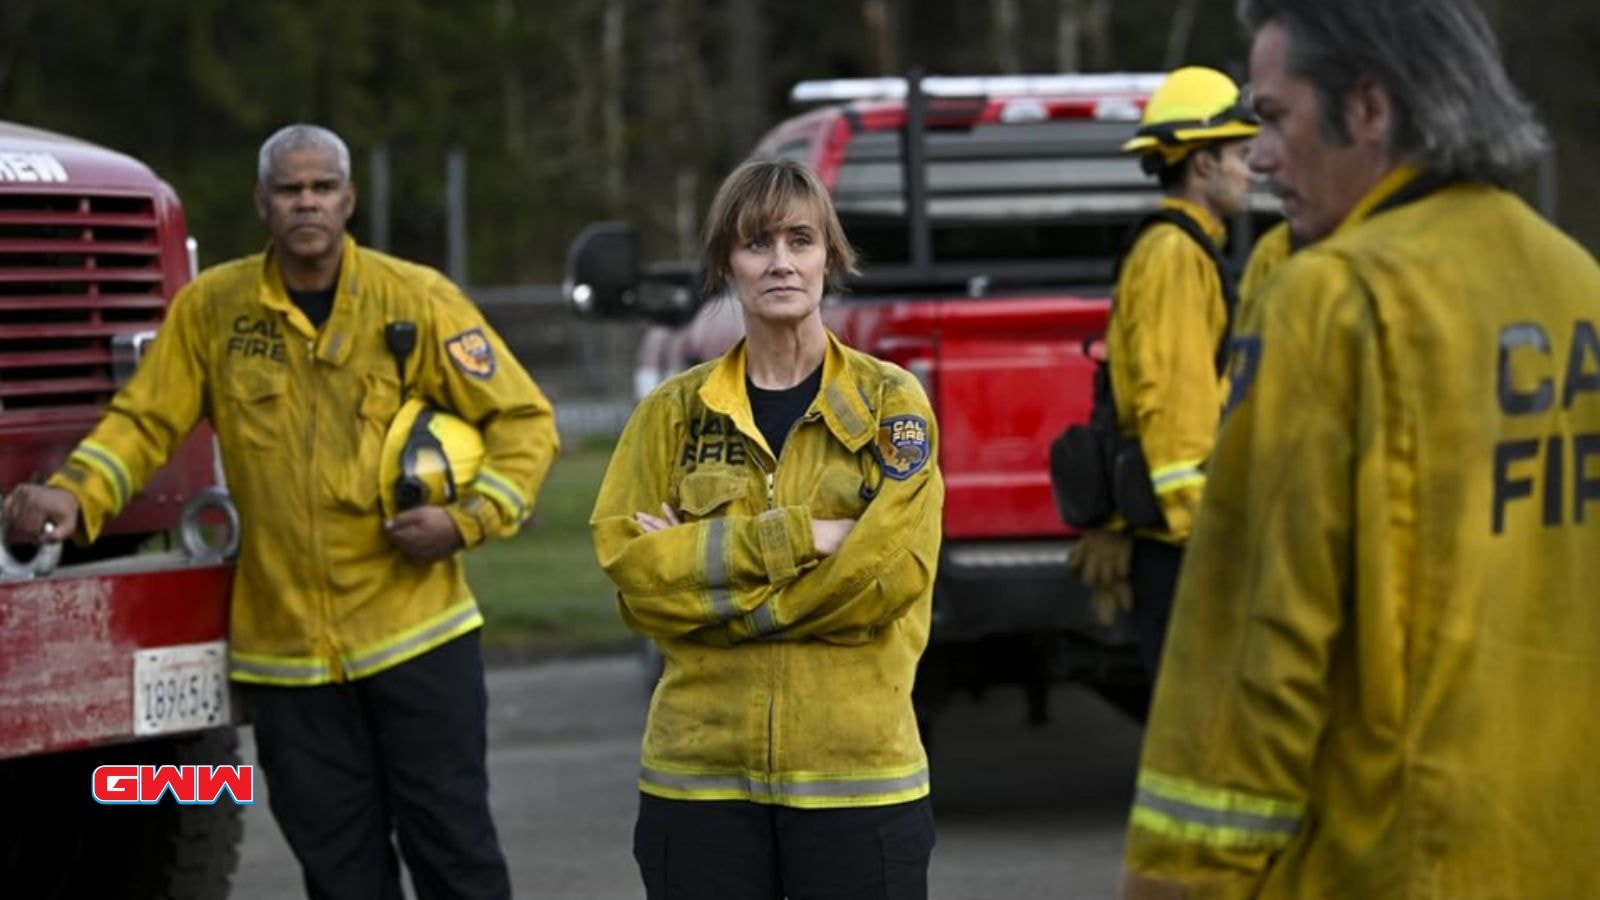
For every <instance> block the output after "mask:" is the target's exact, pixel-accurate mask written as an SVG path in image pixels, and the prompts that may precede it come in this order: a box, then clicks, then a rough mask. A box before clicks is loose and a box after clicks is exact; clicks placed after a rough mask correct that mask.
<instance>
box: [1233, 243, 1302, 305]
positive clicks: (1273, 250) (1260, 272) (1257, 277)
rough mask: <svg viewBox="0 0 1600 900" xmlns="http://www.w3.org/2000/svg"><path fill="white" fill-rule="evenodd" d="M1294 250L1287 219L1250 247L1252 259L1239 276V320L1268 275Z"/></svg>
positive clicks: (1247, 262) (1246, 263)
mask: <svg viewBox="0 0 1600 900" xmlns="http://www.w3.org/2000/svg"><path fill="white" fill-rule="evenodd" d="M1293 252H1294V246H1293V244H1292V243H1291V241H1290V238H1289V222H1288V221H1287V220H1284V221H1280V222H1278V223H1277V224H1276V225H1273V226H1272V227H1271V228H1268V229H1267V230H1266V231H1264V232H1262V233H1261V237H1259V238H1257V239H1256V245H1255V246H1254V247H1252V248H1250V259H1249V260H1247V261H1246V262H1245V264H1244V274H1243V275H1241V276H1239V309H1238V311H1237V312H1236V314H1235V318H1236V319H1237V320H1239V321H1243V320H1244V318H1245V308H1246V307H1247V306H1249V304H1250V300H1251V298H1252V297H1254V296H1255V295H1256V294H1257V293H1258V292H1260V290H1261V288H1262V286H1263V285H1265V284H1266V283H1267V276H1268V275H1271V274H1272V273H1273V272H1276V271H1277V270H1278V267H1279V266H1281V265H1283V263H1284V262H1285V261H1287V260H1288V259H1289V254H1290V253H1293Z"/></svg>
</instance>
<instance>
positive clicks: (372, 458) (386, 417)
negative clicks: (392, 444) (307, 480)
mask: <svg viewBox="0 0 1600 900" xmlns="http://www.w3.org/2000/svg"><path fill="white" fill-rule="evenodd" d="M399 411H400V382H398V381H396V380H395V379H393V378H387V377H385V376H383V375H379V374H377V373H373V372H368V373H367V374H365V375H363V376H362V377H361V396H360V398H359V399H358V400H357V401H356V408H355V414H356V415H355V422H354V427H355V429H356V434H355V442H354V443H355V446H354V447H353V448H351V449H352V451H353V452H351V453H350V454H349V456H348V457H347V458H346V459H344V460H342V461H341V462H340V463H338V464H336V465H334V466H331V467H330V468H329V471H330V473H331V474H333V475H334V481H333V484H331V485H330V487H331V488H332V490H333V495H334V497H336V498H337V499H338V500H339V501H340V502H342V503H346V504H349V505H350V506H353V507H355V508H357V509H360V510H364V511H365V510H375V509H377V508H378V492H379V491H380V490H393V485H387V486H385V485H380V484H379V483H378V473H379V472H380V471H382V470H381V468H380V465H381V460H382V457H383V439H384V437H385V436H387V435H388V433H389V424H390V423H391V422H393V421H394V416H395V413H397V412H399Z"/></svg>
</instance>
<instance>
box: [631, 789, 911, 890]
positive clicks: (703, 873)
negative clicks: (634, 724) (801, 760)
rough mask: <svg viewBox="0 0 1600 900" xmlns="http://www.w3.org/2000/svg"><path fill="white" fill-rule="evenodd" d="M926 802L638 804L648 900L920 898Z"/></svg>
mask: <svg viewBox="0 0 1600 900" xmlns="http://www.w3.org/2000/svg"><path fill="white" fill-rule="evenodd" d="M934 840H935V835H934V827H933V805H932V803H931V802H930V801H929V799H928V798H926V797H924V798H923V799H921V800H916V801H913V802H911V803H901V804H897V805H894V806H876V807H866V808H863V809H790V808H788V807H783V806H764V805H762V804H759V803H747V802H744V801H726V802H723V801H695V800H663V799H661V798H660V797H653V796H651V795H649V794H641V795H640V796H639V821H638V824H637V825H635V826H634V831H633V857H634V859H635V860H636V861H638V863H639V874H640V875H642V876H643V878H644V891H645V897H646V898H647V900H713V898H715V900H783V898H788V900H926V898H927V896H928V861H929V859H930V858H931V857H932V855H933V845H934Z"/></svg>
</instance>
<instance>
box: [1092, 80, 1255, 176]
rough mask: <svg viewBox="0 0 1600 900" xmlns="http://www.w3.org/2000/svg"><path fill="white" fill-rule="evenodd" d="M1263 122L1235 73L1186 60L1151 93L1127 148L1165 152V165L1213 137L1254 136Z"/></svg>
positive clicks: (1221, 138)
mask: <svg viewBox="0 0 1600 900" xmlns="http://www.w3.org/2000/svg"><path fill="white" fill-rule="evenodd" d="M1260 127H1261V126H1260V123H1259V122H1257V120H1256V117H1255V114H1254V113H1253V112H1252V111H1251V110H1250V109H1249V107H1248V106H1247V105H1246V104H1245V103H1244V102H1243V101H1242V99H1241V97H1240V91H1239V86H1238V85H1236V84H1234V83H1233V79H1232V78H1229V77H1228V76H1226V75H1224V74H1222V73H1221V72H1218V71H1217V70H1216V69H1208V68H1206V67H1204V66H1185V67H1184V68H1181V69H1175V70H1173V72H1172V74H1170V75H1168V76H1167V80H1166V81H1163V82H1161V86H1160V87H1158V88H1156V90H1155V93H1153V94H1151V95H1150V100H1149V102H1148V103H1146V104H1145V107H1144V116H1143V117H1142V118H1141V119H1140V120H1139V130H1138V131H1137V132H1135V133H1134V136H1133V138H1132V139H1131V140H1129V141H1128V142H1127V143H1125V144H1123V145H1122V149H1123V151H1124V152H1126V153H1137V154H1139V155H1141V156H1147V155H1154V154H1160V156H1161V161H1162V162H1163V163H1164V164H1165V165H1175V164H1177V163H1178V162H1180V161H1182V159H1183V158H1184V157H1185V156H1188V155H1189V153H1191V152H1192V151H1194V150H1196V149H1198V148H1199V147H1202V146H1204V145H1206V144H1209V143H1212V142H1214V141H1225V140H1233V139H1238V138H1248V137H1254V136H1255V133H1256V132H1257V131H1259V130H1260Z"/></svg>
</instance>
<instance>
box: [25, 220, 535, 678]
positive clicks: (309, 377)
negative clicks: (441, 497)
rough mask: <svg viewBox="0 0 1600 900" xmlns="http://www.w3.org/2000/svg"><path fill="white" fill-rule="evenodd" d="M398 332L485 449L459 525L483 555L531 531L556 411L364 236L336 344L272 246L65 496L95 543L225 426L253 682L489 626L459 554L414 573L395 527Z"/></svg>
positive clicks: (358, 673) (336, 306)
mask: <svg viewBox="0 0 1600 900" xmlns="http://www.w3.org/2000/svg"><path fill="white" fill-rule="evenodd" d="M399 321H409V322H413V323H415V324H416V327H417V344H416V348H415V350H414V351H413V352H412V353H411V354H410V356H409V360H408V362H407V365H406V372H405V391H406V392H407V393H408V394H409V395H410V396H416V397H420V398H422V399H425V400H427V401H428V402H429V403H431V404H433V405H435V406H438V407H439V408H442V409H446V410H450V411H453V412H454V413H456V414H457V415H458V416H460V417H461V418H462V419H464V420H466V421H467V422H469V423H471V424H472V425H474V426H475V427H477V428H478V429H479V431H480V432H481V433H482V435H483V439H484V445H485V456H484V461H483V465H482V468H481V470H480V472H479V474H478V477H477V480H476V482H475V483H474V484H473V486H472V487H471V489H470V490H468V491H467V492H466V493H465V495H464V496H462V497H460V498H458V499H457V501H456V502H454V503H453V504H451V505H450V506H448V507H447V508H446V509H447V511H448V512H449V514H450V515H451V517H452V518H453V519H454V521H455V523H456V525H457V527H458V528H459V529H460V531H461V534H462V537H463V539H464V541H465V543H466V545H467V546H468V547H472V546H475V545H477V544H479V543H481V542H482V541H483V540H485V539H486V538H488V537H490V536H495V535H505V534H510V533H513V532H515V531H516V530H517V528H518V527H519V526H520V525H521V523H522V522H523V521H525V520H526V519H527V517H528V515H529V514H530V512H531V510H532V506H533V501H534V498H535V496H537V494H538V490H539V486H540V484H541V483H542V482H543V481H544V477H545V474H546V473H547V472H548V471H549V468H550V465H551V463H552V461H553V460H554V457H555V453H556V450H557V438H556V432H555V417H554V415H553V413H552V410H551V407H550V403H549V401H548V400H546V399H545V397H544V395H543V394H542V393H540V391H539V389H538V387H537V386H535V385H534V383H533V380H532V379H531V378H529V377H528V374H527V372H525V371H524V370H523V369H522V367H521V366H520V365H519V364H518V363H517V361H516V359H514V358H513V357H512V355H511V353H510V352H509V351H508V350H507V349H506V347H505V345H504V344H503V343H502V342H501V340H500V338H499V336H498V335H496V334H495V332H494V331H493V329H491V328H490V327H489V326H488V325H487V323H485V322H484V320H483V317H482V315H481V313H479V311H478V309H477V307H475V306H474V305H473V304H472V302H471V301H469V300H468V299H467V298H466V297H464V296H462V294H461V292H460V291H459V290H458V289H457V288H456V287H455V286H454V285H453V284H451V283H450V282H449V280H447V279H446V278H445V277H444V276H443V275H441V274H439V273H438V272H436V271H434V270H432V269H428V268H425V267H423V266H418V265H414V264H411V263H407V262H403V261H401V260H398V259H395V258H394V257H391V256H387V255H385V254H382V253H378V252H375V251H372V250H366V249H363V248H360V247H358V246H356V244H355V242H354V241H353V240H351V239H349V238H346V241H345V247H344V252H343V256H342V259H341V263H340V270H339V280H338V284H337V287H336V292H335V298H334V303H333V311H332V314H331V316H330V317H329V319H328V321H327V322H326V323H325V324H324V325H323V327H322V329H321V330H320V331H317V330H314V329H313V328H312V327H311V324H310V322H309V321H308V320H307V319H306V318H305V316H304V314H303V313H301V312H300V310H299V309H298V308H297V307H296V306H295V305H294V304H293V303H292V302H291V301H290V299H289V297H288V294H287V293H286V291H285V289H284V285H283V279H282V276H281V275H280V273H279V268H278V264H277V260H276V257H275V255H274V254H273V252H272V251H271V250H270V249H269V250H268V251H267V252H266V253H264V254H257V255H254V256H250V257H246V258H243V259H239V260H235V261H233V262H229V263H224V264H222V265H219V266H216V267H214V268H211V269H208V270H206V271H205V272H203V273H201V275H200V276H199V277H198V278H196V279H195V280H194V281H193V282H191V283H190V284H189V285H187V286H186V287H184V288H183V290H181V291H180V292H179V293H178V296H177V297H176V298H175V299H174V300H173V303H172V307H171V309H170V310H169V312H168V314H167V318H166V320H165V321H164V322H163V323H162V325H161V328H160V330H159V332H158V333H157V336H156V340H155V341H154V342H153V344H152V345H151V346H150V348H149V350H148V351H147V353H146V355H145V358H144V360H143V361H142V362H141V363H140V366H139V369H138V371H137V373H136V374H135V375H134V377H133V378H132V380H130V381H129V382H128V384H127V385H126V386H125V387H124V388H123V389H122V390H121V391H119V392H118V393H117V395H116V397H115V398H114V399H113V400H112V402H111V404H110V406H109V408H108V409H107V412H106V415H105V417H104V419H103V420H102V421H101V422H100V424H99V425H97V426H96V427H95V429H94V430H93V431H92V432H91V433H90V435H89V436H88V438H86V439H85V440H84V441H83V442H82V443H81V444H80V445H79V446H78V448H77V450H75V451H74V452H73V454H72V455H71V457H70V458H69V459H68V461H67V463H66V465H65V466H63V468H62V470H61V471H60V472H58V473H57V474H56V475H55V476H54V477H52V479H51V481H50V483H51V484H52V485H54V486H57V487H62V488H65V489H67V490H69V491H71V492H73V494H75V495H76V496H77V498H78V501H79V504H80V506H81V510H82V513H81V514H82V519H83V526H84V532H83V534H84V537H85V538H86V539H93V538H94V537H95V536H96V535H98V534H99V532H100V530H101V528H102V527H103V525H104V523H105V522H106V521H108V520H109V519H110V518H112V517H114V516H115V515H116V514H117V513H118V512H119V511H120V510H121V509H122V508H124V507H125V506H126V505H127V503H128V500H129V499H130V497H131V496H132V495H133V493H134V492H135V491H137V490H138V489H139V487H140V486H141V485H143V484H144V483H145V482H146V480H147V479H148V478H149V477H150V476H151V474H152V473H154V472H155V470H156V469H158V468H160V466H161V465H162V464H163V463H164V462H165V461H166V459H167V457H168V455H169V454H170V453H171V452H172V450H173V449H174V448H175V447H176V445H177V444H178V442H179V441H180V440H181V439H182V438H183V437H184V436H185V435H186V434H188V433H189V431H190V430H191V429H193V428H194V426H195V425H196V424H197V423H198V422H199V421H200V420H201V419H202V418H206V419H209V420H210V421H211V424H212V427H213V428H214V429H215V430H216V434H217V438H218V443H219V445H220V447H221V454H222V464H223V469H224V471H225V473H226V475H227V481H228V490H229V492H230V494H231V495H232V497H233V501H234V503H235V504H236V505H237V506H238V509H239V515H240V521H241V524H242V528H241V531H242V542H241V545H240V546H241V549H240V555H239V561H238V569H237V574H236V576H235V578H234V589H233V605H232V613H231V624H230V664H231V669H232V674H233V677H234V678H235V679H236V680H240V681H250V682H258V683H266V684H281V685H308V684H321V683H325V682H329V681H338V680H342V679H348V678H360V677H363V676H366V675H371V674H374V673H376V672H380V671H382V670H384V669H386V668H389V667H390V666H393V665H397V664H399V663H401V662H404V661H405V660H407V659H411V658H413V657H415V656H417V655H419V654H421V653H423V652H426V651H427V650H429V649H431V648H433V647H436V646H438V645H440V644H442V643H444V642H445V641H448V640H450V639H452V638H454V637H457V636H459V635H461V634H464V633H466V632H467V631H470V630H471V629H473V628H477V627H479V626H480V625H482V623H483V618H482V616H481V615H480V613H479V611H478V607H477V604H476V602H475V601H474V600H473V598H472V594H471V592H470V591H469V589H468V587H467V584H466V580H465V578H464V577H463V574H462V562H461V559H460V557H459V555H457V556H454V557H451V558H449V559H446V560H443V561H440V562H437V563H432V564H418V563H414V562H412V561H410V559H409V558H407V557H406V556H405V555H404V554H402V553H401V552H400V551H399V549H398V548H396V547H395V546H394V545H393V544H392V543H390V541H389V539H388V537H387V536H386V535H385V534H384V531H383V517H382V515H381V513H380V511H379V506H378V492H379V490H380V489H384V488H383V487H382V486H380V485H379V483H378V461H379V449H380V447H381V446H382V444H383V437H384V434H385V432H386V431H387V429H388V426H389V422H390V420H391V419H392V418H393V417H394V415H395V413H396V411H397V410H399V408H400V404H401V402H402V400H403V399H404V398H402V396H401V379H400V374H399V372H398V371H397V368H396V364H395V359H394V357H393V355H391V353H390V351H389V349H388V346H387V343H386V340H385V334H384V332H385V326H386V325H387V324H389V323H393V322H399Z"/></svg>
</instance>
